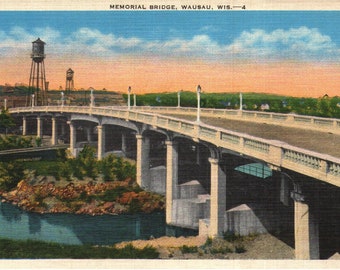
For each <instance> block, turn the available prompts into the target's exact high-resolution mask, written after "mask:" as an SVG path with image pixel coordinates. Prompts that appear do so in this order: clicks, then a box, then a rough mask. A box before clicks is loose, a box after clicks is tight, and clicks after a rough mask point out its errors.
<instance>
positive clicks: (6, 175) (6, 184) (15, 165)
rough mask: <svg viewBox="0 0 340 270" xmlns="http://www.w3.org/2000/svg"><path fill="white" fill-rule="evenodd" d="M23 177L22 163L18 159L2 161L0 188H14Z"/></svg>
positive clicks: (0, 164)
mask: <svg viewBox="0 0 340 270" xmlns="http://www.w3.org/2000/svg"><path fill="white" fill-rule="evenodd" d="M23 177H24V168H23V166H22V163H20V162H16V161H12V162H0V189H2V190H4V191H9V190H11V189H13V188H14V187H16V185H17V184H18V183H19V181H21V180H22V178H23Z"/></svg>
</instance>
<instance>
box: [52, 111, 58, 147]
mask: <svg viewBox="0 0 340 270" xmlns="http://www.w3.org/2000/svg"><path fill="white" fill-rule="evenodd" d="M57 138H58V131H57V120H56V118H55V117H52V136H51V144H52V145H56V144H57Z"/></svg>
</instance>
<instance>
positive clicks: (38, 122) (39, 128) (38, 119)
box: [37, 116, 43, 138]
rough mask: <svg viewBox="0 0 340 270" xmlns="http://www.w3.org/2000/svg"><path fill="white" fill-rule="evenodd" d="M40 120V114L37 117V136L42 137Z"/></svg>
mask: <svg viewBox="0 0 340 270" xmlns="http://www.w3.org/2000/svg"><path fill="white" fill-rule="evenodd" d="M42 129H43V126H42V121H41V118H40V116H38V117H37V137H39V138H42Z"/></svg>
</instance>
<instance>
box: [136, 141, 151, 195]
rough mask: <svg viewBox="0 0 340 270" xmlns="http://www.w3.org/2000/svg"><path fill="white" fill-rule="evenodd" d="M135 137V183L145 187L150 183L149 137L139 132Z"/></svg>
mask: <svg viewBox="0 0 340 270" xmlns="http://www.w3.org/2000/svg"><path fill="white" fill-rule="evenodd" d="M136 139H137V158H136V159H137V160H136V181H137V184H138V185H139V186H140V187H142V188H145V189H147V188H148V187H149V183H150V158H149V152H150V139H149V138H147V137H143V136H142V135H140V134H137V135H136Z"/></svg>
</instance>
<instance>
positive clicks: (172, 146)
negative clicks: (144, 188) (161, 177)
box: [165, 141, 178, 224]
mask: <svg viewBox="0 0 340 270" xmlns="http://www.w3.org/2000/svg"><path fill="white" fill-rule="evenodd" d="M165 143H166V223H167V224H171V223H172V222H173V217H172V214H173V201H174V200H175V199H177V186H178V143H177V142H174V141H166V142H165Z"/></svg>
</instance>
